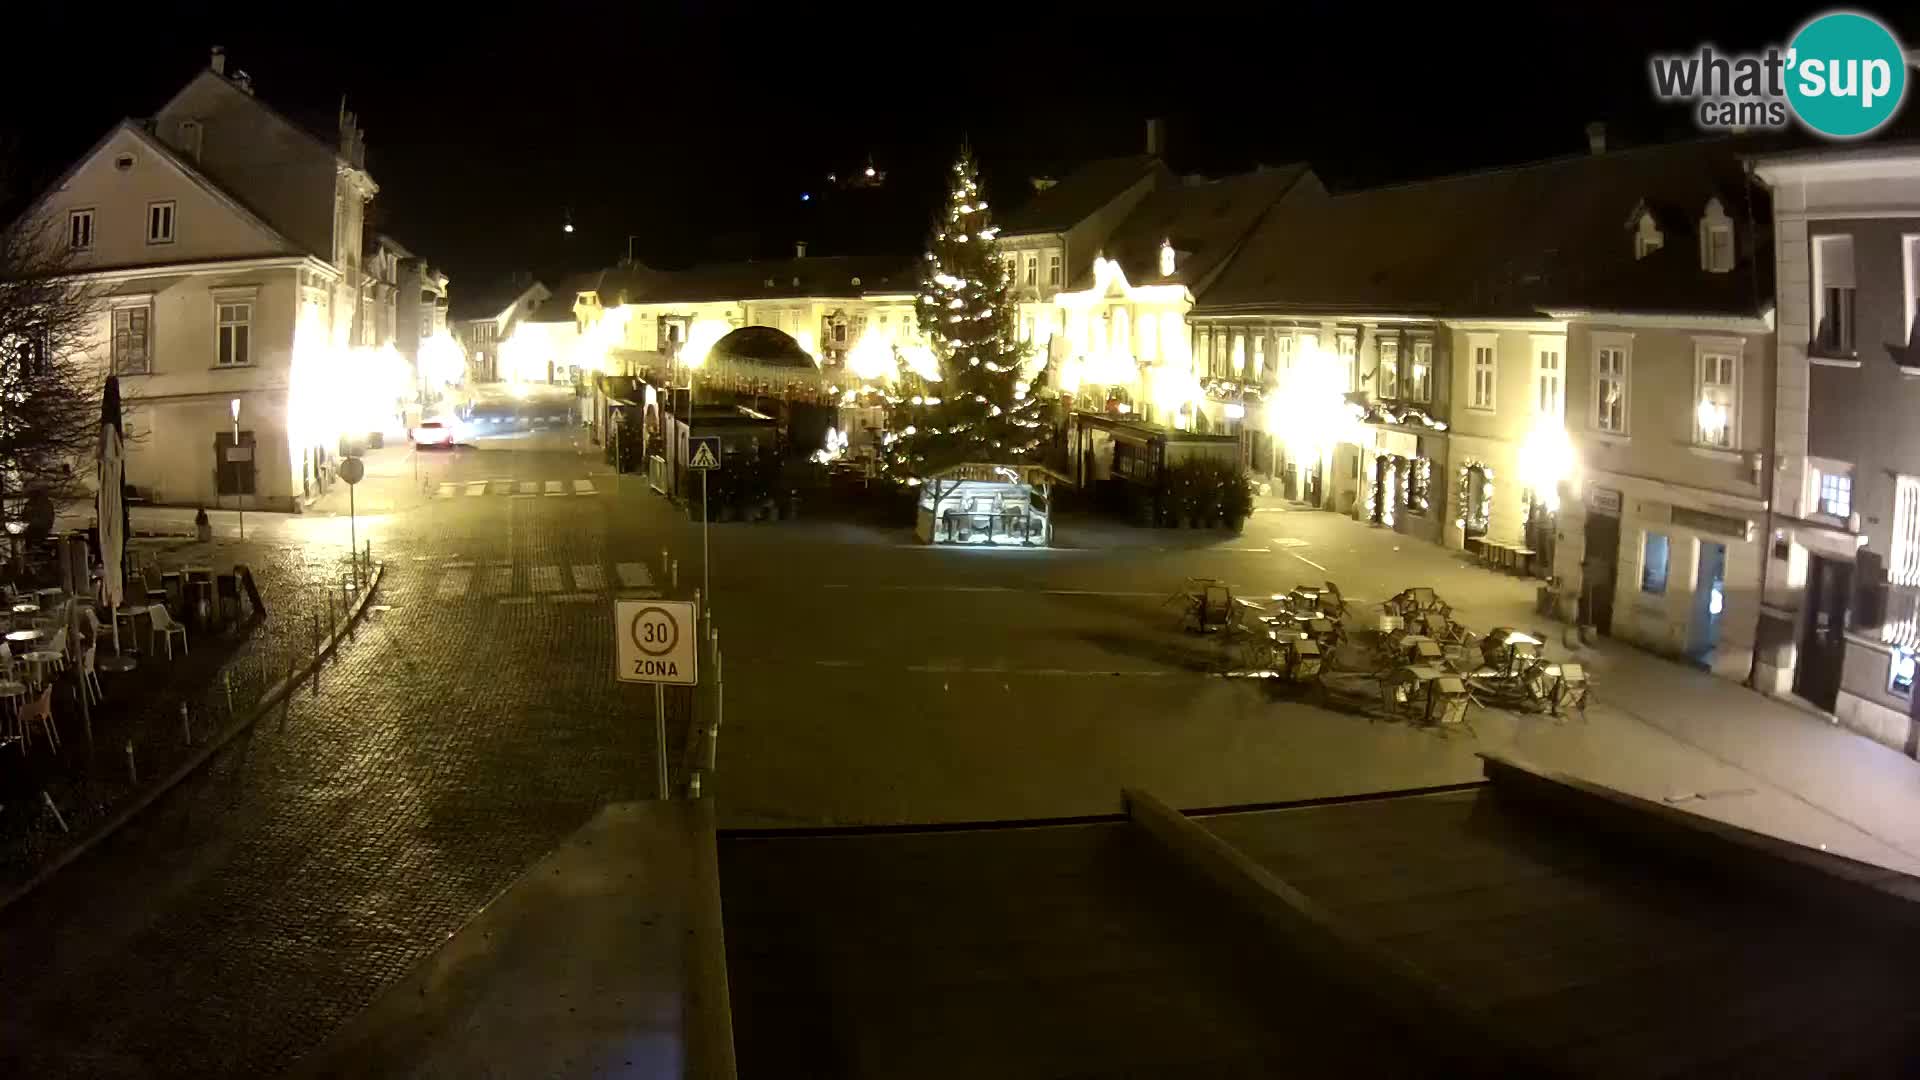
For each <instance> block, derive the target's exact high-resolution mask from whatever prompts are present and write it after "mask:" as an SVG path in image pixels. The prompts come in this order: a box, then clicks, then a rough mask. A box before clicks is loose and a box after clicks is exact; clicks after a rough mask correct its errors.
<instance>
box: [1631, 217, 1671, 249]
mask: <svg viewBox="0 0 1920 1080" xmlns="http://www.w3.org/2000/svg"><path fill="white" fill-rule="evenodd" d="M1666 242H1667V236H1666V234H1665V233H1663V232H1661V231H1660V225H1659V223H1658V222H1656V221H1654V220H1653V212H1652V211H1650V210H1646V209H1642V210H1641V211H1640V216H1639V219H1638V220H1636V221H1635V222H1634V226H1633V257H1634V258H1636V259H1644V258H1646V257H1647V256H1648V255H1651V254H1653V253H1654V252H1656V251H1659V250H1660V249H1661V247H1663V246H1664V245H1665V244H1666Z"/></svg>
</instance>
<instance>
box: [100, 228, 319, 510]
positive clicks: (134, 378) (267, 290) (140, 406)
mask: <svg viewBox="0 0 1920 1080" xmlns="http://www.w3.org/2000/svg"><path fill="white" fill-rule="evenodd" d="M299 274H300V271H299V270H298V269H297V268H296V267H293V266H288V265H283V266H279V267H275V268H267V269H256V270H243V271H234V272H229V273H224V274H191V275H185V276H179V275H156V276H152V277H148V278H136V279H131V280H129V281H126V282H124V283H121V284H119V285H118V287H117V288H116V289H115V290H114V291H115V292H116V293H117V294H118V295H116V296H114V297H111V298H110V299H109V301H108V304H109V305H119V304H129V303H151V305H152V319H151V333H152V365H151V366H152V373H151V374H147V375H123V376H122V378H121V387H122V392H123V394H124V396H125V401H126V415H127V425H128V441H129V448H128V452H127V482H128V483H130V484H133V485H134V486H136V487H137V488H140V489H141V490H142V492H143V493H145V494H146V495H147V497H148V498H150V499H151V500H153V501H154V502H156V503H162V504H167V505H178V506H193V505H204V506H211V505H213V500H214V491H215V484H214V442H213V440H214V436H215V434H216V433H217V432H222V431H229V430H231V428H232V417H231V414H230V412H229V408H230V405H229V402H230V401H232V400H233V399H234V398H239V399H240V402H241V422H240V427H241V429H242V430H243V431H247V430H250V431H252V432H254V441H255V451H254V453H255V459H256V460H255V468H256V470H257V472H256V476H255V481H254V482H255V492H256V494H255V496H254V497H252V498H250V499H248V500H247V501H246V504H245V505H246V506H247V507H248V508H249V509H271V510H293V509H295V507H296V503H297V499H296V495H297V493H298V487H297V480H298V476H299V464H298V461H297V460H296V458H295V454H294V452H293V451H292V449H291V448H290V446H289V442H288V430H287V429H288V424H287V410H288V388H289V381H290V378H289V377H290V372H291V365H292V358H293V340H294V323H295V317H296V312H297V310H298V298H299V295H300V288H299ZM143 284H144V285H151V286H152V288H153V291H152V292H151V293H150V294H148V293H145V292H144V290H143ZM245 290H252V303H253V321H252V324H251V326H250V327H249V332H248V336H249V342H250V344H249V351H250V354H251V358H252V363H250V364H249V365H247V366H245V367H238V368H220V367H217V366H216V357H217V350H218V343H217V341H218V339H217V333H218V330H217V327H218V323H217V320H216V305H215V300H214V296H215V292H216V291H218V292H219V293H220V295H222V296H227V297H234V296H236V295H245V293H244V291H245ZM110 319H111V315H110V312H109V310H103V311H102V313H101V315H100V317H99V342H100V344H98V345H97V346H95V347H94V348H93V349H92V350H90V351H89V356H90V359H91V360H92V362H93V363H95V364H96V365H97V366H98V367H99V369H100V370H101V372H102V373H103V374H104V373H105V372H106V371H107V370H108V368H109V366H110V358H111V346H110V345H109V344H108V342H109V327H110V325H111V324H110ZM227 505H229V506H231V505H234V499H232V498H231V497H230V498H229V499H228V500H227Z"/></svg>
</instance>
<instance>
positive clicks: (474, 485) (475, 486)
mask: <svg viewBox="0 0 1920 1080" xmlns="http://www.w3.org/2000/svg"><path fill="white" fill-rule="evenodd" d="M486 493H487V482H486V481H485V480H469V481H467V494H469V495H485V494H486Z"/></svg>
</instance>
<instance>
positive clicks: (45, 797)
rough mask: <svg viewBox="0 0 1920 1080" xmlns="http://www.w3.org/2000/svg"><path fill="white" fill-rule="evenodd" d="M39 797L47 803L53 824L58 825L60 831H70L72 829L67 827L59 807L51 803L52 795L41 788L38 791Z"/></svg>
mask: <svg viewBox="0 0 1920 1080" xmlns="http://www.w3.org/2000/svg"><path fill="white" fill-rule="evenodd" d="M40 798H41V800H42V801H44V802H45V803H46V804H47V809H48V810H49V811H51V812H52V813H53V820H54V824H56V825H59V826H60V831H61V832H72V831H73V830H71V829H69V828H67V819H66V818H63V817H61V816H60V808H59V807H57V806H55V805H53V796H51V795H49V794H47V793H46V792H45V791H44V790H43V791H41V792H40Z"/></svg>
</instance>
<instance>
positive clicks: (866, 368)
mask: <svg viewBox="0 0 1920 1080" xmlns="http://www.w3.org/2000/svg"><path fill="white" fill-rule="evenodd" d="M847 370H848V371H849V372H851V373H852V374H854V375H855V376H857V377H859V378H860V379H862V380H875V381H880V380H887V379H891V378H893V375H894V363H893V343H892V342H890V341H888V340H886V338H884V337H883V336H881V335H880V334H879V333H878V332H877V331H875V330H873V329H871V328H869V329H868V330H867V331H866V332H865V333H863V334H861V335H860V340H859V341H856V342H854V343H853V348H852V349H849V350H848V351H847Z"/></svg>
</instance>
